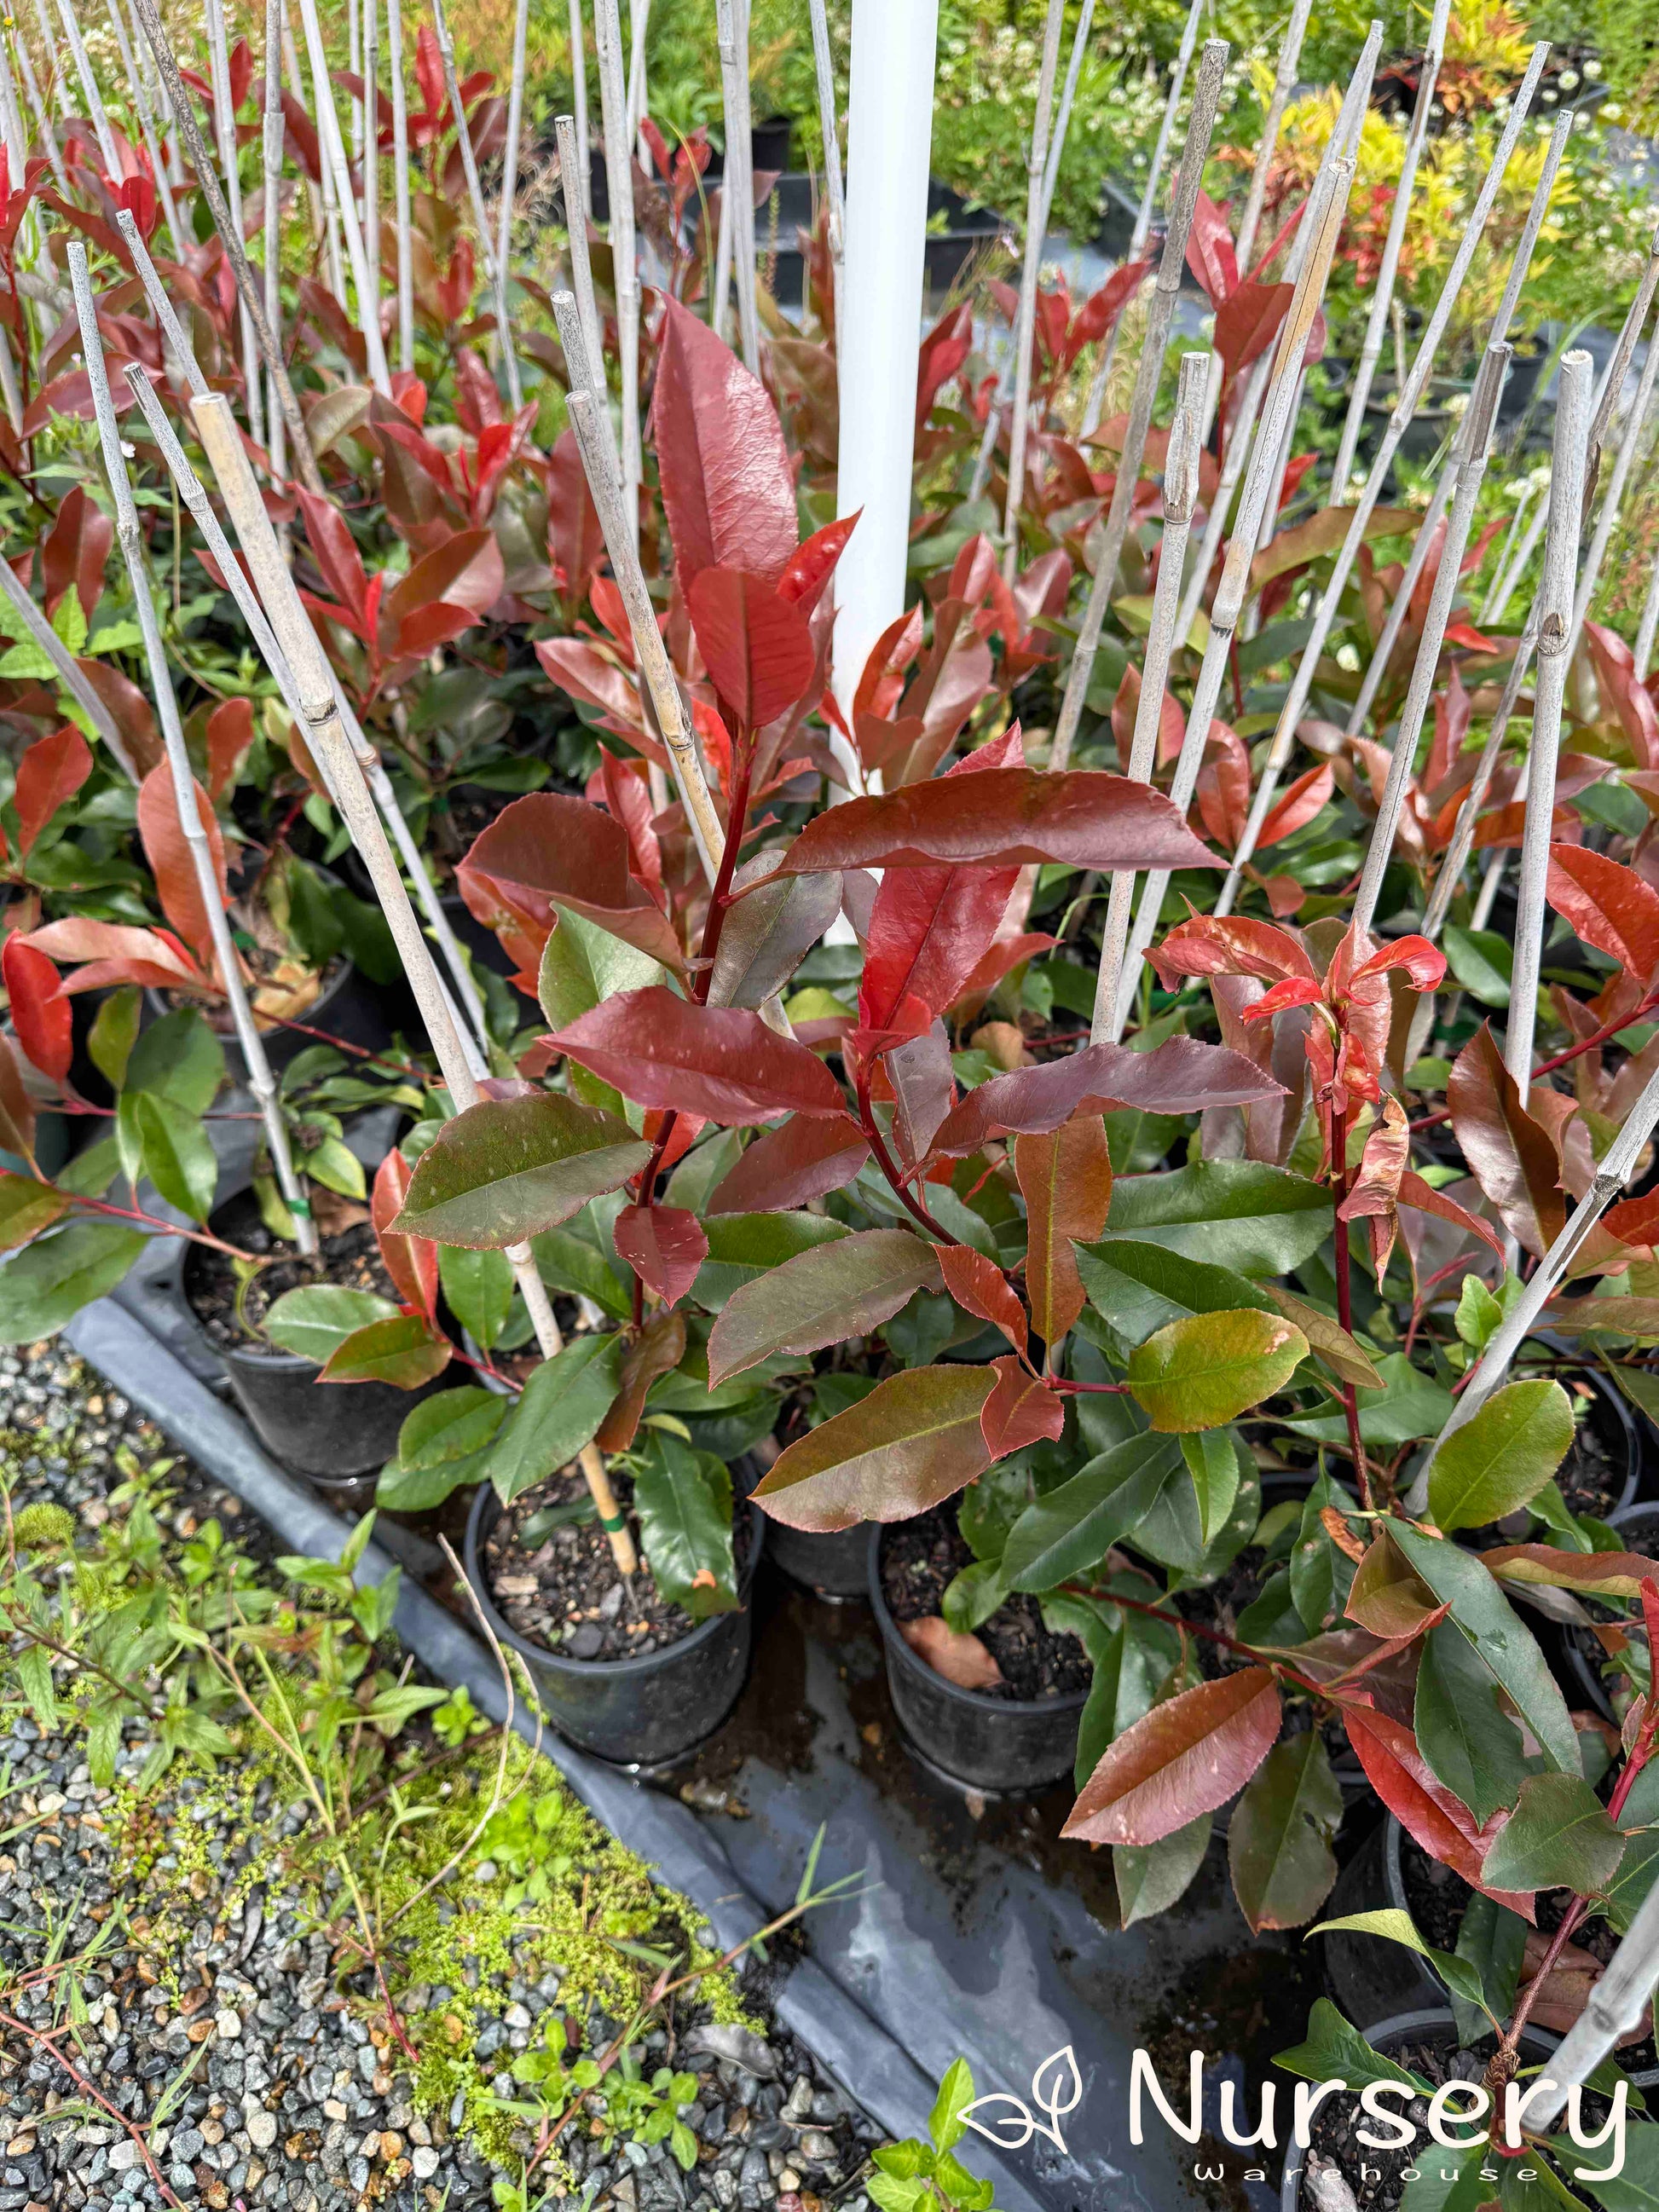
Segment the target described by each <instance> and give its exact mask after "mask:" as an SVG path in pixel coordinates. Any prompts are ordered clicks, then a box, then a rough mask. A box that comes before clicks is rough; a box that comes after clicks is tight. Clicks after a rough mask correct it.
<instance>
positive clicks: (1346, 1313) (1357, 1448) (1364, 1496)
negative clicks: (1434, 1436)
mask: <svg viewBox="0 0 1659 2212" xmlns="http://www.w3.org/2000/svg"><path fill="white" fill-rule="evenodd" d="M1331 1152H1332V1155H1333V1158H1332V1169H1333V1173H1334V1196H1335V1200H1336V1225H1335V1226H1336V1235H1335V1244H1336V1318H1337V1321H1338V1323H1339V1324H1340V1327H1341V1328H1343V1329H1344V1330H1346V1333H1347V1334H1349V1335H1350V1336H1352V1334H1353V1281H1352V1254H1351V1253H1350V1252H1349V1249H1348V1225H1347V1223H1346V1221H1344V1220H1343V1218H1342V1208H1343V1206H1344V1203H1345V1202H1346V1199H1347V1195H1348V1109H1347V1108H1346V1106H1345V1107H1344V1108H1343V1109H1342V1111H1341V1112H1340V1114H1339V1115H1336V1117H1335V1121H1334V1126H1333V1129H1332V1133H1331ZM1342 1410H1343V1412H1344V1413H1345V1414H1346V1416H1347V1422H1348V1451H1349V1455H1350V1456H1351V1457H1352V1461H1353V1471H1354V1480H1356V1482H1358V1486H1359V1502H1360V1504H1362V1505H1363V1506H1364V1508H1365V1510H1366V1511H1367V1512H1369V1511H1370V1503H1371V1479H1370V1468H1368V1466H1367V1465H1366V1462H1365V1445H1364V1438H1363V1437H1361V1436H1360V1433H1359V1397H1358V1392H1357V1391H1356V1390H1355V1389H1354V1386H1353V1384H1352V1383H1349V1382H1346V1381H1345V1382H1344V1383H1343V1385H1342Z"/></svg>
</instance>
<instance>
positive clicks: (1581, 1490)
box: [1555, 1381, 1630, 1521]
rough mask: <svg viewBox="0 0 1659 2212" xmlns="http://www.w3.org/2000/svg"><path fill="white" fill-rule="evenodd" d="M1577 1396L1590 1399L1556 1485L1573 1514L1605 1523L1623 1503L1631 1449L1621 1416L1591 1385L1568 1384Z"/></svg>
mask: <svg viewBox="0 0 1659 2212" xmlns="http://www.w3.org/2000/svg"><path fill="white" fill-rule="evenodd" d="M1566 1387H1567V1389H1568V1391H1569V1392H1570V1393H1571V1395H1574V1396H1579V1397H1585V1398H1588V1399H1589V1405H1588V1406H1587V1407H1584V1409H1583V1411H1582V1412H1581V1411H1579V1409H1578V1408H1577V1407H1575V1408H1574V1411H1575V1412H1576V1413H1578V1419H1577V1425H1576V1433H1575V1435H1574V1437H1573V1442H1572V1449H1571V1451H1570V1452H1569V1453H1568V1454H1567V1455H1566V1457H1565V1460H1563V1461H1562V1462H1561V1465H1560V1467H1559V1469H1558V1470H1557V1473H1556V1477H1555V1480H1556V1483H1557V1486H1558V1487H1559V1490H1560V1492H1561V1495H1562V1497H1563V1498H1565V1500H1566V1502H1567V1510H1569V1512H1572V1513H1588V1514H1591V1515H1593V1516H1595V1519H1596V1520H1598V1521H1605V1520H1606V1519H1607V1516H1608V1514H1609V1513H1612V1512H1614V1511H1616V1510H1617V1509H1618V1508H1619V1506H1620V1504H1622V1503H1623V1502H1624V1495H1625V1486H1626V1483H1627V1482H1628V1481H1629V1480H1630V1459H1629V1448H1628V1445H1627V1443H1626V1431H1625V1429H1624V1426H1623V1424H1622V1423H1621V1422H1620V1419H1619V1416H1618V1414H1617V1413H1615V1412H1614V1411H1613V1408H1612V1407H1610V1406H1608V1405H1607V1403H1606V1401H1604V1400H1603V1399H1602V1397H1601V1395H1600V1393H1599V1392H1598V1391H1597V1390H1595V1388H1594V1386H1593V1385H1592V1384H1590V1383H1581V1382H1577V1381H1572V1382H1569V1383H1567V1386H1566Z"/></svg>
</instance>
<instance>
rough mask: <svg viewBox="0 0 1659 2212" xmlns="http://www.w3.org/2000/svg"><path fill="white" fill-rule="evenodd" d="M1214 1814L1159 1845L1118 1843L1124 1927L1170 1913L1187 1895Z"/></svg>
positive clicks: (1115, 1864)
mask: <svg viewBox="0 0 1659 2212" xmlns="http://www.w3.org/2000/svg"><path fill="white" fill-rule="evenodd" d="M1214 1825H1215V1815H1214V1814H1213V1813H1200V1814H1199V1816H1198V1818H1197V1820H1189V1821H1188V1824H1187V1826H1185V1827H1184V1828H1177V1829H1176V1831H1175V1832H1174V1833H1173V1834H1172V1835H1168V1836H1163V1837H1160V1838H1159V1839H1158V1842H1157V1843H1155V1844H1113V1845H1112V1874H1113V1877H1114V1879H1115V1881H1116V1883H1117V1909H1118V1916H1119V1917H1120V1919H1121V1922H1122V1923H1123V1925H1124V1927H1126V1928H1133V1926H1134V1924H1135V1923H1136V1922H1137V1921H1138V1920H1150V1919H1152V1917H1153V1915H1154V1914H1156V1913H1159V1912H1167V1911H1169V1909H1170V1906H1171V1905H1174V1904H1175V1903H1176V1902H1177V1900H1178V1899H1181V1898H1182V1897H1183V1896H1184V1895H1185V1894H1186V1892H1187V1888H1188V1884H1189V1883H1190V1882H1191V1881H1192V1879H1193V1876H1194V1875H1195V1874H1196V1873H1197V1872H1198V1870H1199V1869H1200V1867H1201V1866H1202V1865H1203V1863H1204V1854H1205V1852H1206V1850H1208V1849H1209V1846H1210V1832H1211V1830H1212V1827H1213V1826H1214Z"/></svg>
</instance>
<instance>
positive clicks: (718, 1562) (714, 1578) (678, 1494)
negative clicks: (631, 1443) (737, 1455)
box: [634, 1429, 738, 1620]
mask: <svg viewBox="0 0 1659 2212" xmlns="http://www.w3.org/2000/svg"><path fill="white" fill-rule="evenodd" d="M634 1505H635V1511H636V1512H637V1513H638V1515H639V1516H640V1535H641V1548H642V1549H643V1551H644V1553H645V1555H646V1557H647V1559H649V1560H650V1562H651V1572H652V1574H653V1577H655V1579H656V1584H657V1588H658V1589H659V1590H660V1591H661V1592H662V1594H663V1595H664V1596H665V1598H666V1599H667V1600H668V1601H669V1603H670V1604H671V1605H680V1606H684V1608H685V1610H686V1611H687V1612H688V1613H690V1616H691V1618H692V1619H693V1620H707V1619H708V1616H709V1615H710V1614H711V1613H732V1612H735V1611H736V1609H737V1604H738V1575H737V1565H736V1563H735V1561H734V1559H733V1557H732V1478H731V1476H730V1474H728V1473H727V1472H726V1468H725V1467H724V1466H723V1465H722V1464H721V1462H720V1461H719V1460H717V1459H715V1458H714V1456H713V1455H712V1454H710V1453H708V1452H698V1451H694V1450H693V1449H692V1448H691V1446H690V1444H688V1443H684V1442H682V1440H681V1439H680V1438H679V1437H675V1436H670V1435H668V1434H666V1433H665V1431H662V1430H660V1429H658V1430H653V1431H651V1433H650V1435H649V1436H648V1437H647V1441H646V1443H645V1445H644V1447H643V1449H641V1450H640V1451H639V1452H638V1454H637V1455H636V1466H635V1475H634Z"/></svg>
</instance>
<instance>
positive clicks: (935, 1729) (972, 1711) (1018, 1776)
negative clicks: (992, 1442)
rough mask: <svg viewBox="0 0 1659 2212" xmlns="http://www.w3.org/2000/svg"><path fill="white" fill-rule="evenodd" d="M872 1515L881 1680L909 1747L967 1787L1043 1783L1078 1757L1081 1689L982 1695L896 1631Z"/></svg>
mask: <svg viewBox="0 0 1659 2212" xmlns="http://www.w3.org/2000/svg"><path fill="white" fill-rule="evenodd" d="M883 1534H884V1528H883V1526H882V1525H881V1524H879V1523H878V1525H877V1526H876V1527H875V1528H872V1530H871V1531H870V1534H869V1537H868V1539H867V1543H868V1551H867V1553H866V1558H867V1560H868V1563H869V1589H870V1603H871V1606H872V1608H873V1610H874V1612H875V1616H876V1626H877V1627H878V1628H879V1629H880V1631H881V1644H882V1650H883V1654H884V1656H885V1658H886V1662H887V1686H888V1689H889V1690H890V1692H891V1693H892V1699H893V1710H894V1711H895V1712H896V1714H897V1715H898V1717H899V1724H900V1726H901V1727H902V1729H903V1730H904V1733H905V1735H907V1736H908V1739H909V1741H910V1746H911V1748H912V1749H913V1750H914V1751H915V1752H916V1753H917V1754H918V1755H919V1756H920V1757H921V1759H922V1760H923V1761H924V1762H925V1763H926V1764H927V1765H928V1766H930V1767H932V1768H933V1770H934V1771H936V1772H938V1773H940V1774H943V1775H945V1776H946V1777H947V1778H949V1779H950V1780H951V1781H952V1782H960V1783H964V1784H967V1786H968V1787H969V1789H973V1790H999V1791H1006V1790H1046V1789H1047V1788H1048V1786H1049V1784H1051V1783H1055V1782H1059V1781H1060V1780H1061V1779H1062V1778H1064V1777H1066V1776H1068V1775H1069V1774H1070V1773H1071V1771H1072V1767H1073V1763H1074V1761H1075V1760H1076V1758H1077V1732H1078V1726H1079V1723H1080V1721H1081V1720H1082V1718H1083V1708H1084V1706H1085V1704H1086V1703H1087V1702H1088V1692H1087V1691H1086V1690H1078V1691H1075V1692H1073V1693H1072V1694H1070V1695H1069V1696H1066V1697H1062V1698H1032V1699H1020V1698H1006V1699H1005V1698H985V1697H981V1695H980V1694H979V1692H977V1691H976V1690H963V1689H959V1688H958V1687H957V1685H956V1684H955V1683H954V1682H947V1681H946V1680H945V1677H944V1675H943V1674H935V1673H934V1671H933V1668H931V1667H930V1666H928V1665H927V1662H926V1661H925V1660H922V1659H920V1658H918V1657H917V1656H916V1654H915V1652H914V1651H913V1650H911V1649H910V1647H909V1645H908V1644H907V1643H906V1642H905V1640H904V1638H902V1636H901V1635H900V1634H899V1632H898V1624H897V1623H896V1621H895V1620H894V1619H893V1616H892V1614H891V1613H890V1612H889V1611H888V1608H887V1600H886V1598H885V1597H884V1595H883V1594H882V1587H881V1542H882V1537H883Z"/></svg>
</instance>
